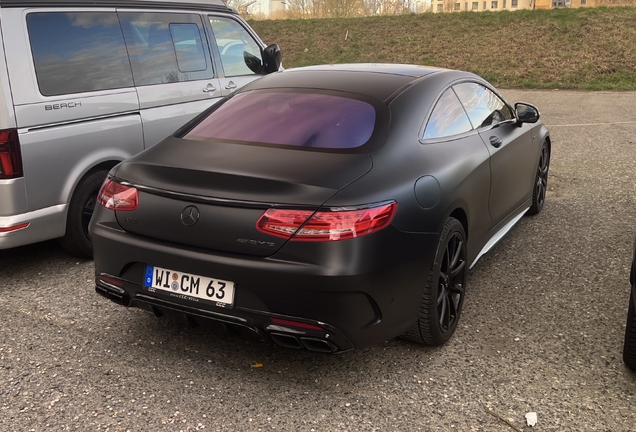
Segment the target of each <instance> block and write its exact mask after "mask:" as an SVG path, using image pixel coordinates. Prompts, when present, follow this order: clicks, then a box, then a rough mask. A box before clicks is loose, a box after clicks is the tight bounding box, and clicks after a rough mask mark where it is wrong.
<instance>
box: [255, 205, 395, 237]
mask: <svg viewBox="0 0 636 432" xmlns="http://www.w3.org/2000/svg"><path fill="white" fill-rule="evenodd" d="M396 210H397V203H396V202H391V203H388V204H381V205H378V206H374V207H367V208H361V209H356V210H343V211H319V212H316V213H315V214H314V215H313V216H311V217H309V216H310V215H311V212H310V211H306V210H278V209H269V210H267V211H266V212H265V213H264V214H263V216H261V217H260V219H259V220H258V222H257V223H256V228H257V229H258V230H259V231H261V232H264V233H267V234H270V235H275V236H277V237H284V238H290V237H291V240H292V241H316V242H326V241H337V240H348V239H352V238H356V237H362V236H364V235H367V234H371V233H374V232H376V231H379V230H381V229H382V228H385V227H386V226H388V225H389V224H390V223H391V220H393V216H395V212H396ZM307 219H309V220H307Z"/></svg>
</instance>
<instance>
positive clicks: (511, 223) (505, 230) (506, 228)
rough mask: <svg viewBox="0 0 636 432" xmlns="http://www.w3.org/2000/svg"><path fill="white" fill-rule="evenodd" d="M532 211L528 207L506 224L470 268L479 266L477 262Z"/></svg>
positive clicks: (489, 241)
mask: <svg viewBox="0 0 636 432" xmlns="http://www.w3.org/2000/svg"><path fill="white" fill-rule="evenodd" d="M528 210H530V207H526V209H525V210H523V211H522V212H521V213H519V214H518V215H517V216H515V217H514V218H513V219H511V220H510V221H509V222H508V223H507V224H505V225H504V226H503V227H501V228H500V229H499V231H497V232H496V233H495V235H493V236H492V237H491V238H490V240H488V242H487V243H486V245H485V246H484V247H483V248H482V250H481V251H480V252H479V254H477V258H475V260H474V261H473V262H472V264H471V265H470V267H469V268H473V266H474V265H475V264H477V261H479V258H481V257H482V256H483V255H485V254H487V253H488V251H490V249H492V248H493V246H494V245H496V244H497V242H498V241H499V240H501V239H502V238H503V236H505V235H506V233H508V231H510V229H511V228H512V227H513V226H515V225H516V223H517V222H519V220H520V219H521V218H522V217H523V215H524V214H526V212H527V211H528Z"/></svg>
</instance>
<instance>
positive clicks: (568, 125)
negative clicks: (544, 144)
mask: <svg viewBox="0 0 636 432" xmlns="http://www.w3.org/2000/svg"><path fill="white" fill-rule="evenodd" d="M619 124H636V121H625V122H609V123H579V124H556V125H546V127H549V128H551V127H571V126H603V125H619Z"/></svg>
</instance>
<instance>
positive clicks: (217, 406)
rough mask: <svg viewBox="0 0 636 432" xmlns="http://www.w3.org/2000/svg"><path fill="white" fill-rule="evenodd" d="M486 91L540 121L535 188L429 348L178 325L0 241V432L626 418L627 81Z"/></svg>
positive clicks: (482, 427)
mask: <svg viewBox="0 0 636 432" xmlns="http://www.w3.org/2000/svg"><path fill="white" fill-rule="evenodd" d="M504 94H505V95H506V97H507V98H508V99H509V100H510V101H511V102H515V101H526V102H530V103H534V104H536V105H537V106H538V107H539V109H540V111H541V114H542V118H543V120H544V121H545V123H546V124H547V125H548V126H549V128H550V131H551V134H552V139H553V153H552V163H551V168H550V179H549V183H548V186H549V193H548V198H547V202H546V206H545V208H544V211H543V212H542V213H541V214H540V215H538V216H535V217H525V218H523V219H522V220H521V221H520V222H519V224H518V225H517V226H516V227H515V228H514V229H513V230H512V231H511V232H510V233H508V235H507V236H506V237H504V238H503V240H502V241H501V242H500V243H499V244H498V245H497V246H496V247H495V248H494V249H493V250H492V251H491V252H490V253H489V254H487V255H485V256H484V257H483V258H482V259H481V260H480V262H479V263H478V264H477V265H476V266H475V267H474V268H473V270H471V272H470V273H469V276H468V293H467V298H466V303H465V306H464V311H463V316H462V320H461V322H460V324H459V328H458V330H457V333H456V334H455V336H454V337H453V339H451V341H450V342H449V343H448V344H447V345H445V346H443V347H441V348H430V347H423V346H419V345H416V344H413V343H409V342H405V341H402V340H399V339H394V340H390V341H386V342H385V343H383V344H380V345H377V346H373V347H371V348H367V349H363V350H360V351H356V352H352V353H346V354H343V355H338V356H334V355H324V354H316V353H310V352H303V351H296V350H291V349H283V348H278V347H276V346H273V345H269V344H268V343H266V342H264V341H261V340H260V339H258V338H256V337H254V336H252V335H250V334H249V333H244V334H240V335H234V334H232V333H229V332H228V331H226V329H225V328H224V327H222V326H220V325H212V324H211V325H209V326H206V327H200V328H195V329H192V328H190V327H188V326H187V325H186V323H185V322H181V321H178V320H176V319H170V318H168V319H166V318H161V319H157V318H155V317H154V316H153V315H151V314H150V313H148V312H145V311H141V310H135V309H130V310H128V309H125V308H123V307H120V306H117V305H115V304H114V303H110V302H109V301H107V300H106V299H104V298H103V297H100V296H99V295H97V294H96V293H95V292H94V284H93V263H92V262H90V261H80V260H77V259H75V258H72V257H70V256H68V255H66V254H65V253H64V252H63V251H62V250H61V249H60V248H59V247H58V246H57V243H55V242H46V243H41V244H36V245H31V246H27V247H22V248H17V249H13V250H5V251H0V334H1V337H0V430H1V431H31V430H33V431H65V430H81V431H100V430H101V431H103V430H109V431H196V430H205V431H217V430H219V431H270V430H277V431H437V430H439V431H502V432H504V431H513V430H515V428H516V429H517V430H524V431H525V430H535V431H629V430H636V407H635V403H636V375H635V374H634V373H632V372H631V371H629V370H628V369H626V368H625V366H624V365H623V363H622V359H621V355H622V344H623V335H624V329H625V318H626V313H627V305H628V297H629V266H630V261H631V248H632V244H633V239H634V235H635V233H636V217H635V214H636V212H635V208H636V206H635V202H636V187H635V179H636V115H635V113H636V93H633V92H626V93H611V92H595V93H588V92H570V91H519V90H514V91H504ZM529 412H536V414H537V418H538V422H537V424H536V426H535V427H534V428H532V429H531V428H530V427H529V426H527V425H526V419H525V415H526V413H529ZM506 421H507V422H508V423H506Z"/></svg>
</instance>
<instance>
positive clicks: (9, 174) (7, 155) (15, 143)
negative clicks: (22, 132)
mask: <svg viewBox="0 0 636 432" xmlns="http://www.w3.org/2000/svg"><path fill="white" fill-rule="evenodd" d="M22 175H23V171H22V154H21V153H20V141H19V140H18V132H17V131H16V130H15V129H6V130H2V131H0V179H3V180H6V179H12V178H17V177H22Z"/></svg>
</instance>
